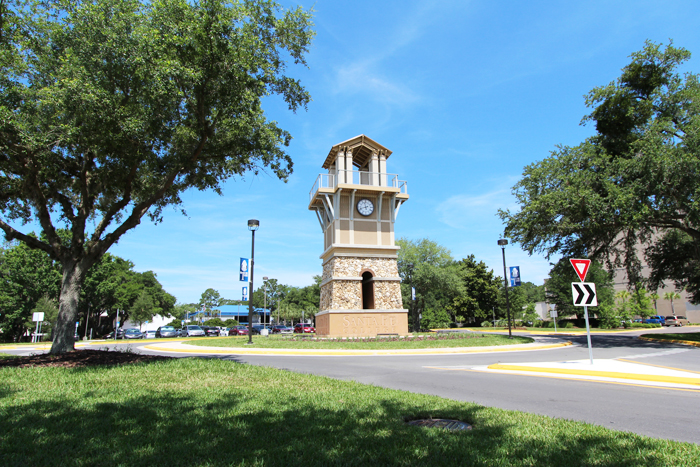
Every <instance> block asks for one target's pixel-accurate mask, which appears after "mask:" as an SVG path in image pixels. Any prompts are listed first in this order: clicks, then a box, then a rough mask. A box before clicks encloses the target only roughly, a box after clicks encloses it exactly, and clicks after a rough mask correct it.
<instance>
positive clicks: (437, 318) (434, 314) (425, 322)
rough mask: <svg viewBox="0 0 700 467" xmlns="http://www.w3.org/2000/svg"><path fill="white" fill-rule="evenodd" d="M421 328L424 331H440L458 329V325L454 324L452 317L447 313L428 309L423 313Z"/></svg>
mask: <svg viewBox="0 0 700 467" xmlns="http://www.w3.org/2000/svg"><path fill="white" fill-rule="evenodd" d="M420 327H421V328H422V329H440V328H447V327H456V325H455V324H454V323H452V317H451V316H450V314H449V313H448V312H447V311H445V310H433V309H430V308H427V309H426V310H424V311H423V317H422V318H421V320H420Z"/></svg>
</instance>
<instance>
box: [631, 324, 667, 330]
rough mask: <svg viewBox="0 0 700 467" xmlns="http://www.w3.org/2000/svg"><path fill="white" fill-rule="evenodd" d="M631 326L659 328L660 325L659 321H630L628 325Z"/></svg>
mask: <svg viewBox="0 0 700 467" xmlns="http://www.w3.org/2000/svg"><path fill="white" fill-rule="evenodd" d="M630 327H631V328H647V329H650V328H660V327H661V325H660V324H659V323H632V324H631V325H630Z"/></svg>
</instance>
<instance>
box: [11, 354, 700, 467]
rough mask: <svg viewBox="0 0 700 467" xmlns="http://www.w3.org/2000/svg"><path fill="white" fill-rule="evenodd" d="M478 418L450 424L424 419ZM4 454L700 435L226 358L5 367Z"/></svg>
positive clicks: (609, 454)
mask: <svg viewBox="0 0 700 467" xmlns="http://www.w3.org/2000/svg"><path fill="white" fill-rule="evenodd" d="M429 417H432V418H450V419H458V420H462V421H465V422H467V423H469V424H472V425H473V427H474V428H473V429H472V430H470V431H462V432H449V431H445V430H441V429H426V428H418V427H413V426H409V425H407V424H406V423H405V421H406V420H410V419H416V418H429ZM0 426H2V430H3V436H2V437H0V465H3V466H27V465H37V466H38V465H40V466H65V465H75V466H89V465H90V466H91V465H116V466H119V465H123V466H127V465H128V466H153V465H168V466H171V465H172V466H183V465H201V466H208V467H209V466H211V467H213V466H229V465H240V466H253V465H256V466H262V465H266V466H290V465H291V466H294V465H299V466H305V467H307V466H328V465H342V466H354V465H357V466H360V465H406V466H408V465H411V466H413V465H416V466H423V465H425V466H435V465H437V466H452V465H455V466H456V465H460V466H461V465H489V466H564V465H565V466H592V465H599V466H611V465H615V466H630V467H632V466H640V465H648V466H697V465H698V462H699V461H700V446H698V445H695V444H691V443H680V442H674V441H666V440H658V439H652V438H647V437H643V436H639V435H635V434H630V433H623V432H616V431H613V430H609V429H607V428H602V427H597V426H594V425H588V424H585V423H580V422H573V421H569V420H561V419H552V418H548V417H544V416H539V415H532V414H526V413H521V412H515V411H505V410H500V409H492V408H486V407H482V406H479V405H476V404H472V403H465V402H457V401H453V400H448V399H443V398H439V397H435V396H427V395H420V394H412V393H408V392H405V391H397V390H390V389H383V388H379V387H375V386H368V385H363V384H359V383H355V382H348V381H339V380H334V379H330V378H325V377H319V376H312V375H302V374H297V373H292V372H287V371H282V370H276V369H272V368H266V367H256V366H252V365H244V364H238V363H234V362H231V361H225V360H218V359H193V358H187V359H174V360H171V361H165V362H155V363H150V364H134V365H123V366H102V367H99V366H98V367H87V368H73V369H70V368H23V369H18V368H3V369H0Z"/></svg>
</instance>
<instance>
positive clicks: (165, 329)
mask: <svg viewBox="0 0 700 467" xmlns="http://www.w3.org/2000/svg"><path fill="white" fill-rule="evenodd" d="M179 336H180V333H179V332H178V330H177V329H175V328H174V327H173V326H161V327H159V328H158V329H156V337H179Z"/></svg>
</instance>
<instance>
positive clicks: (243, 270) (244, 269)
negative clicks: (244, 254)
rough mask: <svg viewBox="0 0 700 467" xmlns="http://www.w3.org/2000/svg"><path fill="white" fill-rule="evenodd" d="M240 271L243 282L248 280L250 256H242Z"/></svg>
mask: <svg viewBox="0 0 700 467" xmlns="http://www.w3.org/2000/svg"><path fill="white" fill-rule="evenodd" d="M239 273H240V276H241V282H248V258H241V269H240V271H239Z"/></svg>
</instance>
